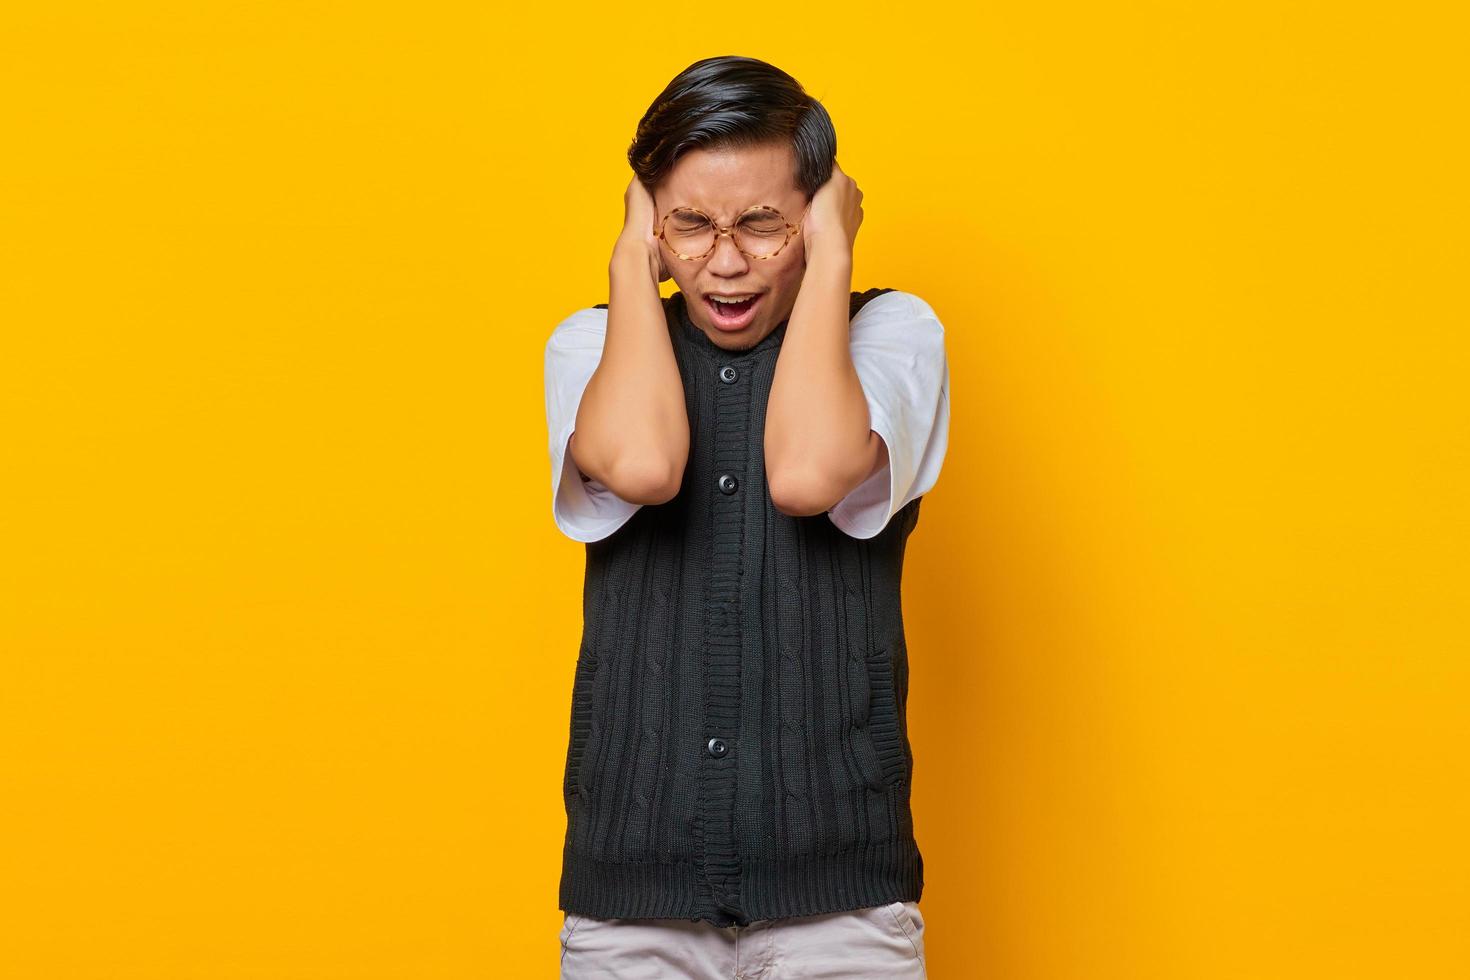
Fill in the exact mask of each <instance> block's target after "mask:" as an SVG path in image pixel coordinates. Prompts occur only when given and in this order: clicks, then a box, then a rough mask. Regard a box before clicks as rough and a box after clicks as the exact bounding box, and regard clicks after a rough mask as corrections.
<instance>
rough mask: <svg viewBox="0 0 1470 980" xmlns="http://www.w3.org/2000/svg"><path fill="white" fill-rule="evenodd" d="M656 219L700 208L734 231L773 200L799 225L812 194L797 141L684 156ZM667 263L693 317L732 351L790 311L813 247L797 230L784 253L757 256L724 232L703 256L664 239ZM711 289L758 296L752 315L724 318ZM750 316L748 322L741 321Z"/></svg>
mask: <svg viewBox="0 0 1470 980" xmlns="http://www.w3.org/2000/svg"><path fill="white" fill-rule="evenodd" d="M653 201H654V206H655V207H656V209H657V214H656V216H655V220H662V219H663V217H664V215H666V214H668V213H669V212H670V211H672V210H673V209H674V208H678V207H691V208H698V209H699V210H701V211H703V212H704V213H705V214H707V215H709V216H710V217H711V218H713V219H714V221H715V223H716V224H718V225H719V226H720V227H721V228H728V227H730V226H731V224H733V223H734V221H735V218H736V216H738V215H739V214H740V213H741V212H742V211H744V210H745V209H747V208H749V207H751V206H753V205H756V204H767V205H770V206H772V207H774V208H776V210H778V211H780V212H781V213H782V214H783V215H785V217H786V220H787V221H789V222H790V223H791V224H793V225H796V226H798V227H800V225H801V221H802V217H803V216H804V215H805V213H806V207H807V203H808V202H807V198H806V195H805V194H803V193H802V192H801V190H799V189H798V188H797V186H796V154H795V152H794V151H793V150H792V148H791V145H790V143H770V144H765V145H762V146H755V147H745V148H739V149H736V148H722V149H718V150H704V149H700V150H690V151H688V152H687V153H685V154H684V155H683V156H681V157H680V158H679V161H678V163H676V164H675V165H674V168H673V170H671V171H670V172H669V175H668V176H667V177H665V178H664V180H663V181H661V182H660V183H659V185H658V187H657V189H656V190H655V192H654V196H653ZM659 248H660V249H661V250H662V252H663V258H664V265H665V266H667V267H668V270H669V274H670V275H671V276H673V279H674V282H675V284H677V285H678V287H679V291H680V292H682V293H683V294H684V296H685V298H686V299H687V300H688V301H689V302H688V306H689V319H690V320H692V321H693V322H694V325H695V326H697V327H699V329H701V330H703V331H704V332H705V334H706V335H707V336H708V337H709V338H710V340H712V341H713V342H714V343H716V344H718V345H719V346H721V347H723V348H725V349H727V350H744V349H746V348H749V347H752V346H754V345H755V344H757V343H758V342H760V340H761V339H762V338H764V337H765V336H766V335H767V334H768V333H770V332H771V331H772V330H774V329H775V328H776V325H777V324H779V323H780V322H781V321H782V320H784V319H786V318H787V317H789V316H790V315H791V309H792V307H793V306H795V305H796V294H797V293H798V292H799V291H800V290H801V280H802V276H803V275H804V274H805V272H806V247H805V245H804V244H803V242H802V239H801V236H800V235H793V236H792V238H791V240H790V241H788V242H787V243H786V247H785V248H783V249H782V250H781V251H780V253H779V254H777V255H776V256H774V257H773V258H769V259H755V258H751V257H750V256H748V255H746V254H745V253H743V252H741V251H740V250H739V249H738V248H736V247H735V242H734V239H733V238H732V236H730V235H721V236H720V237H719V238H718V239H717V240H716V242H715V250H714V251H713V252H711V253H710V254H709V255H707V256H705V257H704V258H702V259H694V260H686V259H681V258H679V257H678V256H677V255H675V254H674V253H673V252H672V251H671V250H670V249H669V247H668V246H667V245H666V244H664V243H663V242H660V243H659ZM710 293H718V294H724V295H741V294H746V293H756V294H758V295H757V297H756V300H755V305H754V306H753V307H752V308H751V310H750V313H749V315H747V316H745V317H742V318H739V319H735V320H733V322H732V320H731V318H728V317H727V318H722V317H721V316H720V314H718V313H717V312H716V311H715V309H714V307H713V301H712V300H710V299H709V294H710ZM742 321H744V322H742Z"/></svg>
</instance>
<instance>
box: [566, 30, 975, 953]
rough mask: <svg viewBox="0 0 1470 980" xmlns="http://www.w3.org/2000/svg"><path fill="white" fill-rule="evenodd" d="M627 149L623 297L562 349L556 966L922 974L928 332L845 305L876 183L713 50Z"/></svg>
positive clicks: (570, 329)
mask: <svg viewBox="0 0 1470 980" xmlns="http://www.w3.org/2000/svg"><path fill="white" fill-rule="evenodd" d="M628 156H629V160H630V162H631V164H632V166H633V170H634V172H635V177H634V179H633V181H632V182H631V183H630V184H629V186H628V190H627V193H626V195H625V224H624V227H623V230H622V233H621V235H620V236H619V237H618V240H617V243H616V245H615V246H614V249H613V254H612V260H611V262H610V263H609V278H610V285H609V302H608V303H606V304H598V305H597V306H593V307H588V308H585V309H582V310H579V311H577V312H576V313H573V314H572V315H571V316H569V317H568V318H567V319H566V320H564V321H563V322H562V323H561V324H559V325H558V326H557V327H556V329H555V331H554V332H553V334H552V336H551V338H550V340H549V341H548V342H547V345H546V411H547V426H548V435H549V438H550V454H551V463H552V499H553V515H554V518H555V520H556V523H557V526H558V527H559V528H561V530H562V531H563V532H564V533H566V534H567V535H568V536H569V537H571V538H573V539H574V540H577V541H581V542H585V544H586V551H587V567H586V578H585V582H584V588H583V607H582V608H583V633H582V642H581V648H580V651H579V653H578V658H577V666H576V670H575V677H574V681H573V688H572V705H571V727H570V738H569V741H568V746H567V758H566V768H565V776H564V780H563V789H564V797H565V804H566V814H567V832H566V839H565V846H564V850H563V862H562V877H561V886H560V907H561V908H562V909H563V910H565V912H566V913H567V914H566V916H565V919H564V923H563V926H562V932H561V945H562V976H563V977H572V978H575V977H588V976H619V977H623V976H626V977H634V976H637V977H665V976H667V977H689V976H694V977H708V978H715V977H720V978H736V977H741V978H753V977H758V978H762V980H766V978H770V980H775V978H778V977H783V976H796V975H801V976H814V975H817V974H816V973H813V972H811V971H812V970H813V969H814V968H820V969H821V970H822V971H823V972H821V974H820V975H823V976H834V977H835V976H842V977H847V978H861V977H884V978H897V977H923V976H924V975H925V971H924V942H923V928H924V926H923V918H922V916H921V914H920V912H919V907H918V901H919V898H920V895H921V893H922V890H923V858H922V856H921V854H920V852H919V848H918V845H917V842H916V840H915V837H914V832H913V820H912V815H911V812H910V808H909V795H910V784H911V779H912V774H913V759H912V754H911V751H910V747H909V741H908V726H907V721H906V715H905V706H906V701H907V694H908V656H907V647H906V643H905V638H904V631H903V617H902V609H901V602H900V579H901V575H902V568H903V554H904V545H905V541H906V540H907V538H908V536H909V534H910V532H911V531H912V530H913V528H914V525H915V523H916V522H917V520H918V513H919V504H920V497H921V496H922V494H924V493H925V492H927V491H928V490H929V489H930V488H931V487H933V485H934V483H935V481H936V480H937V479H938V476H939V469H940V464H941V463H942V461H943V458H944V453H945V448H946V445H947V442H948V426H949V368H948V362H947V360H946V358H945V350H944V330H943V327H942V326H941V325H940V323H939V320H938V318H937V317H936V316H935V314H934V311H933V310H932V309H931V308H930V307H929V306H928V304H926V303H925V302H924V301H923V300H921V299H920V298H919V297H917V296H915V295H913V294H911V293H905V292H901V291H899V290H896V289H888V288H876V289H869V290H866V291H864V292H854V291H852V289H851V278H852V261H853V243H854V240H855V238H856V235H857V231H858V227H859V225H860V224H861V223H862V192H861V191H860V190H858V188H857V185H856V184H855V183H854V182H853V181H852V179H851V178H849V177H848V176H847V175H846V174H844V173H843V172H842V171H841V169H840V168H839V167H838V166H837V165H836V159H835V157H836V135H835V133H834V132H833V128H832V123H831V120H830V119H829V118H828V116H827V113H826V111H825V110H824V109H823V108H822V106H821V104H820V103H818V102H817V101H816V100H815V99H813V98H811V97H810V96H808V95H807V94H806V93H805V92H804V91H803V90H802V88H801V86H800V85H799V84H798V83H797V82H796V80H795V79H793V78H791V77H790V76H789V75H787V74H786V73H784V72H782V71H780V70H779V69H777V68H775V67H773V66H771V65H769V64H766V63H764V62H761V61H757V60H754V59H750V58H740V57H721V58H710V59H705V60H702V61H699V62H696V63H695V64H693V65H691V66H690V67H689V68H687V69H686V70H685V71H683V72H682V73H680V74H679V75H678V76H677V77H676V78H675V79H674V80H673V81H672V82H670V83H669V85H668V87H667V88H666V89H665V90H664V92H663V93H662V94H660V95H659V97H658V98H657V99H656V100H655V101H654V103H653V104H652V105H651V106H650V107H649V110H648V112H647V113H646V114H645V115H644V117H643V119H642V121H641V122H640V123H639V126H638V130H637V134H636V137H635V139H634V141H633V145H632V147H631V148H630V150H629V154H628ZM670 278H672V279H673V280H674V282H675V283H676V284H677V285H678V287H679V291H678V292H677V293H675V294H674V295H673V296H671V297H669V298H668V299H663V298H661V297H660V295H659V289H658V284H659V283H660V282H662V281H665V280H668V279H670Z"/></svg>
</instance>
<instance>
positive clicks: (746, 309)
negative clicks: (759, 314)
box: [704, 293, 766, 330]
mask: <svg viewBox="0 0 1470 980" xmlns="http://www.w3.org/2000/svg"><path fill="white" fill-rule="evenodd" d="M765 295H766V294H765V293H756V294H754V295H753V296H750V297H749V298H748V299H745V300H743V301H741V302H739V303H722V302H717V301H716V300H714V299H712V298H711V297H710V294H708V293H706V294H705V296H704V305H705V306H707V307H709V310H710V315H711V316H712V317H714V321H715V326H717V327H719V328H720V329H721V330H743V329H745V328H746V327H747V326H749V325H750V322H751V321H752V320H754V319H755V310H756V307H757V306H759V305H760V302H761V300H762V299H763V298H764V297H765Z"/></svg>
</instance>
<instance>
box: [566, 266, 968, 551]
mask: <svg viewBox="0 0 1470 980" xmlns="http://www.w3.org/2000/svg"><path fill="white" fill-rule="evenodd" d="M606 334H607V310H604V309H598V308H597V307H595V306H594V307H588V308H586V309H582V310H578V311H577V312H575V313H573V314H572V315H571V316H569V317H567V318H566V319H565V320H563V321H562V322H561V323H559V324H557V326H556V329H554V330H553V331H552V333H551V337H550V339H548V340H547V342H546V429H547V434H548V436H549V437H550V451H551V500H552V505H551V509H552V517H553V519H554V520H555V521H556V526H557V527H558V528H560V529H561V530H562V532H563V533H564V534H566V535H567V536H568V537H569V538H571V539H573V540H574V541H583V542H586V541H598V540H601V539H602V538H605V537H607V536H608V535H609V534H612V533H613V532H614V531H616V530H617V529H618V528H620V527H622V526H623V524H624V523H626V522H627V520H628V518H630V517H632V516H633V514H634V513H635V512H636V511H637V510H638V508H639V507H641V506H643V505H642V504H634V503H630V502H628V501H626V500H622V499H621V498H619V497H618V496H617V495H616V494H614V493H613V492H612V491H611V490H609V489H608V488H607V487H606V486H604V485H602V484H601V483H599V482H598V481H596V480H593V479H591V478H589V477H587V476H586V475H585V474H583V473H582V472H581V471H580V470H579V469H578V468H577V464H576V461H575V460H573V459H572V454H571V453H569V452H567V443H568V442H569V441H570V440H571V438H572V430H573V429H574V428H575V427H576V421H577V407H578V405H580V404H581V401H582V392H583V390H585V389H586V387H587V382H588V381H589V380H590V379H591V377H592V372H593V371H595V370H596V369H597V365H598V363H599V362H600V361H601V359H602V344H603V339H604V338H605V336H606ZM848 337H849V348H848V349H849V351H850V352H851V355H852V363H853V367H854V369H855V370H856V371H857V375H858V379H859V380H860V381H861V382H862V386H863V394H864V395H865V396H866V398H867V401H868V415H869V424H870V426H871V427H872V429H873V431H874V432H876V433H878V435H879V436H880V437H881V438H882V439H883V442H884V443H885V444H886V445H887V446H888V464H887V465H886V466H884V467H882V468H881V469H879V470H877V471H875V472H874V473H873V474H872V475H871V476H869V477H868V478H867V479H866V480H864V481H863V482H862V483H860V484H858V485H857V486H856V487H854V488H853V489H852V490H851V491H849V492H848V494H847V496H845V497H843V498H842V499H841V500H839V501H838V502H837V503H836V504H834V505H832V507H831V508H829V509H828V511H827V516H828V518H830V519H831V521H832V523H833V524H835V525H837V527H838V528H840V529H841V530H842V531H844V532H845V533H847V534H850V535H852V536H853V537H855V538H871V537H873V536H874V535H876V534H877V533H878V532H879V531H881V530H883V528H884V527H886V526H887V524H888V521H889V520H890V519H891V518H892V517H893V515H894V514H895V513H897V512H898V511H899V510H901V509H902V508H903V507H904V505H905V504H907V503H908V502H909V501H911V500H913V499H914V498H916V497H919V496H921V495H922V494H924V493H927V492H928V491H929V490H930V489H931V488H932V487H933V486H934V484H935V482H936V481H937V480H938V479H939V469H940V466H941V464H942V463H943V461H944V453H945V449H946V447H947V446H948V443H949V361H948V359H947V358H946V356H945V350H944V327H943V326H942V325H941V324H940V322H939V318H938V317H937V316H935V315H934V311H933V309H931V308H930V307H929V304H928V303H926V302H924V301H923V300H922V299H920V298H919V297H917V296H915V295H913V294H912V293H906V292H902V291H900V290H894V291H892V292H887V293H882V294H880V295H878V296H875V297H874V298H872V299H870V300H868V302H867V303H866V304H864V306H863V308H862V309H860V310H858V312H857V315H856V316H854V317H853V318H852V323H851V326H850V327H849V329H848Z"/></svg>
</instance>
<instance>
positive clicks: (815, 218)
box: [765, 162, 888, 517]
mask: <svg viewBox="0 0 1470 980" xmlns="http://www.w3.org/2000/svg"><path fill="white" fill-rule="evenodd" d="M861 200H862V191H860V190H858V188H857V184H856V183H854V182H853V180H852V178H850V177H848V176H847V175H846V174H844V173H843V172H842V170H841V168H839V167H838V166H837V165H836V163H835V162H834V163H833V169H832V178H831V179H830V180H829V181H828V182H827V183H826V184H825V185H823V187H822V188H821V189H820V190H819V191H818V192H817V194H816V195H815V196H814V197H813V198H812V204H811V207H810V209H809V210H808V212H807V217H806V219H805V222H804V227H803V243H804V247H805V248H806V250H807V252H806V258H807V264H806V272H805V274H804V276H803V277H802V281H801V292H800V293H798V294H797V297H796V304H795V306H794V307H793V308H792V311H791V320H790V324H789V325H788V328H787V331H786V337H785V338H784V339H783V340H782V341H781V353H780V354H779V355H778V357H777V359H776V375H775V378H774V380H773V381H772V385H771V394H770V399H769V401H768V402H767V405H766V432H765V455H766V478H767V482H768V483H769V485H770V489H771V500H772V502H773V503H775V505H776V507H777V508H778V509H779V510H781V511H782V512H783V513H786V514H790V515H792V516H795V517H806V516H810V515H812V514H820V513H823V512H824V511H826V510H828V509H829V508H831V507H832V506H834V505H835V504H836V503H837V502H838V501H839V500H841V499H842V498H843V497H845V496H846V495H847V494H848V492H850V491H851V490H852V489H853V488H855V487H856V486H857V485H858V484H860V483H862V481H863V480H865V479H867V478H868V476H869V475H871V474H872V473H873V472H874V471H875V470H877V469H878V468H879V467H881V466H883V465H885V464H886V463H887V461H888V451H887V447H886V446H885V445H884V442H883V440H882V439H881V438H880V437H879V436H878V434H877V433H876V432H874V431H873V430H872V429H871V428H870V422H871V420H870V419H869V418H868V403H867V399H866V398H865V397H864V394H863V387H862V383H861V381H859V379H858V374H857V370H856V368H854V367H853V363H852V354H851V350H850V347H849V339H850V338H849V328H850V323H849V319H848V309H849V306H850V302H851V291H852V247H853V241H854V239H855V238H856V236H857V228H858V225H859V224H860V223H861V222H862V206H861V203H860V202H861Z"/></svg>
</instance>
